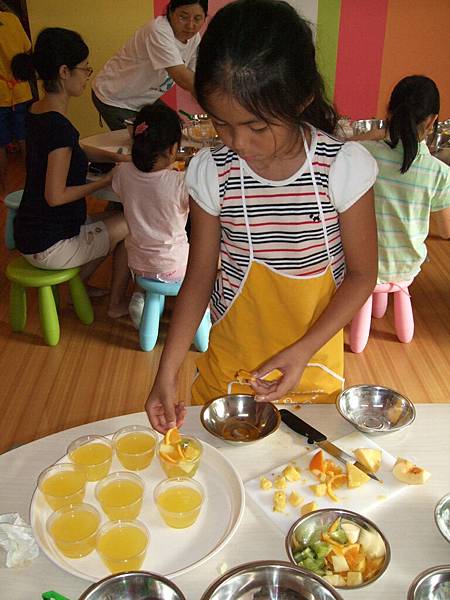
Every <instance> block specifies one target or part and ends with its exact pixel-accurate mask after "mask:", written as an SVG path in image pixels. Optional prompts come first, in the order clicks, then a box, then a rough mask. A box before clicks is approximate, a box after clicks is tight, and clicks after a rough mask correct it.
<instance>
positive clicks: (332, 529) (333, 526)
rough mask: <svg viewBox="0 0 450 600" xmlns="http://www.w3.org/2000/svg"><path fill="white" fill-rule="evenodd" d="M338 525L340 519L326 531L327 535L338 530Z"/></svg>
mask: <svg viewBox="0 0 450 600" xmlns="http://www.w3.org/2000/svg"><path fill="white" fill-rule="evenodd" d="M340 524H341V517H338V518H337V519H335V520H334V521H333V523H332V524H331V525H330V528H329V529H328V533H333V531H336V529H339V525H340Z"/></svg>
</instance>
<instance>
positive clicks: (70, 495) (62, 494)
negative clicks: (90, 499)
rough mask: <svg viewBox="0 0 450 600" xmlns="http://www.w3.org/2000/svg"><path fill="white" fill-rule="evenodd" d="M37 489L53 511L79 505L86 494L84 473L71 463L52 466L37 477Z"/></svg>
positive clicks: (80, 468)
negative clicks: (69, 505) (70, 505)
mask: <svg viewBox="0 0 450 600" xmlns="http://www.w3.org/2000/svg"><path fill="white" fill-rule="evenodd" d="M38 489H39V491H40V492H41V493H42V494H43V495H44V498H45V499H46V501H47V503H48V505H49V506H50V507H51V508H53V510H58V509H60V508H61V507H62V506H67V505H68V504H81V503H82V502H83V500H84V495H85V493H86V472H85V470H84V469H83V468H82V467H79V466H78V465H74V464H73V463H58V464H56V465H52V466H51V467H48V468H47V469H45V470H44V471H42V473H41V474H40V475H39V477H38Z"/></svg>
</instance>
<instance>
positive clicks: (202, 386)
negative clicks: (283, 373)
mask: <svg viewBox="0 0 450 600" xmlns="http://www.w3.org/2000/svg"><path fill="white" fill-rule="evenodd" d="M304 146H305V151H306V156H307V162H308V165H309V169H310V172H311V176H312V181H313V186H314V189H315V197H316V201H317V203H318V208H319V214H320V216H321V220H322V226H323V231H324V235H325V244H326V248H327V253H328V260H329V264H328V267H327V268H326V269H325V271H324V272H323V273H322V274H320V275H319V276H314V277H292V276H288V275H283V274H282V273H280V272H279V271H275V270H273V269H272V268H270V267H268V266H267V265H266V264H264V263H263V262H261V261H258V260H255V259H254V258H253V246H252V242H251V225H250V224H249V221H248V217H247V213H246V205H245V190H244V181H243V175H242V172H243V166H242V162H241V194H242V202H243V207H244V215H245V221H246V226H247V235H248V240H249V249H250V261H249V266H248V270H247V273H246V276H245V278H244V281H243V283H242V286H241V288H240V291H239V292H238V295H237V297H235V299H234V301H233V302H232V304H231V305H230V307H229V308H228V310H227V312H226V313H225V314H224V315H223V317H222V318H220V319H219V320H218V321H217V323H215V324H214V325H213V327H212V329H211V332H210V338H209V347H208V350H207V351H206V352H205V353H204V354H202V355H201V356H200V358H199V359H198V361H197V367H198V375H197V377H196V379H195V381H194V384H193V387H192V404H204V403H206V402H209V401H210V400H212V399H213V398H217V397H218V396H222V395H224V394H229V393H247V394H248V393H250V394H254V390H253V389H252V388H251V387H250V386H245V385H240V384H237V383H236V382H235V374H236V372H237V371H238V370H239V369H245V370H247V371H252V370H254V369H257V368H258V367H259V366H260V365H261V364H262V363H264V362H266V361H267V360H268V359H269V358H271V357H272V356H274V355H275V354H277V353H278V352H280V351H281V350H283V349H284V348H286V347H287V346H290V345H291V344H293V343H294V342H296V341H297V340H299V339H300V338H301V337H303V335H304V334H305V333H306V332H307V331H308V330H309V329H310V327H311V326H312V325H313V324H314V322H315V321H316V320H317V319H318V317H319V316H320V315H321V313H322V312H323V311H324V309H325V308H326V307H327V306H328V304H329V302H330V300H331V298H332V296H333V294H334V293H335V291H336V286H335V282H334V279H333V275H332V270H331V255H330V252H329V247H328V240H327V238H326V227H325V224H324V217H323V213H322V207H321V203H320V197H319V194H318V191H317V186H316V182H315V177H314V170H313V168H312V164H311V159H310V156H309V150H308V147H307V144H306V141H305V140H304ZM343 371H344V341H343V332H342V330H341V331H339V332H338V333H337V334H336V335H334V336H333V337H332V338H331V340H329V341H328V342H327V343H326V344H325V345H324V346H323V347H322V348H321V349H320V350H319V351H318V352H316V353H315V354H314V356H313V357H312V358H311V359H310V362H309V363H308V366H307V367H306V369H305V371H304V372H303V375H302V377H301V379H300V381H299V383H298V385H297V387H296V388H295V389H294V390H292V393H289V394H287V395H286V396H285V397H284V398H282V399H281V400H280V402H322V403H329V402H333V401H334V400H335V398H336V396H337V394H338V393H339V392H340V391H341V390H342V389H343V384H344V378H343Z"/></svg>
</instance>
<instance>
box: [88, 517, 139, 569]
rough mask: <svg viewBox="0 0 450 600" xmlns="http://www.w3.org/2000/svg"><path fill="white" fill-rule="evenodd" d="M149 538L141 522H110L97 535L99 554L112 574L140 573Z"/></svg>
mask: <svg viewBox="0 0 450 600" xmlns="http://www.w3.org/2000/svg"><path fill="white" fill-rule="evenodd" d="M149 538H150V536H149V533H148V530H147V528H146V527H145V525H144V524H143V523H141V522H140V521H109V522H107V523H105V524H104V525H103V526H102V527H101V529H100V530H99V532H98V534H97V552H98V553H99V554H100V557H101V559H102V561H103V562H104V563H105V565H106V566H107V568H108V569H109V570H110V571H111V573H120V572H122V571H139V569H140V568H141V566H142V563H143V562H144V559H145V555H146V552H147V547H148V543H149Z"/></svg>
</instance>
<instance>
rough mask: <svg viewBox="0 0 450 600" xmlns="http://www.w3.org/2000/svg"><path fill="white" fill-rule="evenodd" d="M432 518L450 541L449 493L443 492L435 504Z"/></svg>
mask: <svg viewBox="0 0 450 600" xmlns="http://www.w3.org/2000/svg"><path fill="white" fill-rule="evenodd" d="M434 520H435V521H436V525H437V527H438V529H439V531H440V532H441V533H442V535H443V537H444V538H445V539H446V540H447V542H449V543H450V493H449V494H445V496H443V497H442V498H441V499H440V500H439V502H438V503H437V504H436V508H435V509H434Z"/></svg>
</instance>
